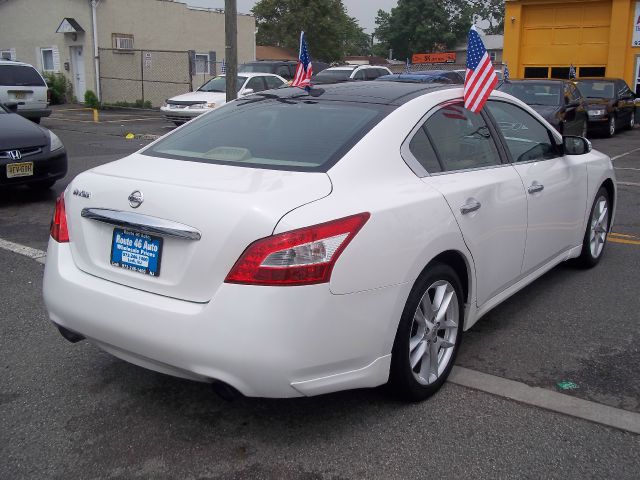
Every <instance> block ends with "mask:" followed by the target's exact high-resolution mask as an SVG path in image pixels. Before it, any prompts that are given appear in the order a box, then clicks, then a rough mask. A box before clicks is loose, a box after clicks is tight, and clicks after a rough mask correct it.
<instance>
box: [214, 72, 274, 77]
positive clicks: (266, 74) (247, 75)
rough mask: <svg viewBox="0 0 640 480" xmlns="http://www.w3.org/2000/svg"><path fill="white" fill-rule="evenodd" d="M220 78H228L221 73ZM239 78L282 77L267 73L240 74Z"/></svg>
mask: <svg viewBox="0 0 640 480" xmlns="http://www.w3.org/2000/svg"><path fill="white" fill-rule="evenodd" d="M218 76H219V77H226V76H227V75H226V74H224V73H221V74H220V75H218ZM238 77H246V78H251V77H277V78H280V75H276V74H275V73H267V72H238Z"/></svg>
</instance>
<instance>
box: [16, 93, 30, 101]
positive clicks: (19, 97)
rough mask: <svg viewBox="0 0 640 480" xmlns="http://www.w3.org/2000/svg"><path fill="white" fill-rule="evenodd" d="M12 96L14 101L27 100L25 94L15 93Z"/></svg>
mask: <svg viewBox="0 0 640 480" xmlns="http://www.w3.org/2000/svg"><path fill="white" fill-rule="evenodd" d="M13 95H14V96H15V97H16V100H24V99H25V98H27V92H15V93H14V94H13Z"/></svg>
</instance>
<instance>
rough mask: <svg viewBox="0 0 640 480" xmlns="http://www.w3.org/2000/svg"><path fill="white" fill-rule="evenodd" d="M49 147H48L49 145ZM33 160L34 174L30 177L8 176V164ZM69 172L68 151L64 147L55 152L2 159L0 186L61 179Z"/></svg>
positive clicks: (0, 164)
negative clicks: (12, 159) (13, 159)
mask: <svg viewBox="0 0 640 480" xmlns="http://www.w3.org/2000/svg"><path fill="white" fill-rule="evenodd" d="M47 148H48V147H47ZM16 162H17V163H19V162H33V175H30V176H28V177H14V178H7V167H6V166H7V164H9V163H16ZM66 174H67V152H66V150H65V149H64V148H62V149H60V150H56V151H55V152H47V153H43V154H40V155H34V156H28V157H23V158H22V159H20V160H16V161H10V160H7V159H1V160H0V186H1V187H5V186H9V185H25V184H28V183H35V182H46V181H50V180H59V179H61V178H63V177H64V176H65V175H66Z"/></svg>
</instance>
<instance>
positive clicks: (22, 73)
mask: <svg viewBox="0 0 640 480" xmlns="http://www.w3.org/2000/svg"><path fill="white" fill-rule="evenodd" d="M0 85H1V86H3V87H46V86H47V85H46V83H45V82H44V80H43V79H42V77H41V76H40V74H39V73H38V72H37V71H36V70H35V68H33V67H30V66H28V65H0Z"/></svg>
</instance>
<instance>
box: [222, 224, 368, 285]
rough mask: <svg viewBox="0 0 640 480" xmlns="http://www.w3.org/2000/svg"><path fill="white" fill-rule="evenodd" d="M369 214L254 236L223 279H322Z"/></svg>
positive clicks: (299, 282) (259, 282) (288, 282)
mask: <svg viewBox="0 0 640 480" xmlns="http://www.w3.org/2000/svg"><path fill="white" fill-rule="evenodd" d="M370 216H371V215H370V214H369V213H368V212H364V213H359V214H357V215H352V216H350V217H345V218H340V219H338V220H333V221H331V222H327V223H321V224H319V225H313V226H311V227H305V228H300V229H298V230H291V231H290V232H285V233H279V234H277V235H273V236H271V237H267V238H262V239H260V240H256V241H255V242H253V243H252V244H251V245H249V246H248V247H247V249H246V250H245V251H244V252H243V254H242V255H240V258H239V259H238V261H237V262H236V264H235V265H234V266H233V268H232V269H231V271H230V272H229V275H227V278H226V279H225V282H227V283H242V284H247V285H283V286H290V285H311V284H315V283H325V282H328V281H329V279H330V278H331V271H332V270H333V266H334V265H335V263H336V261H337V260H338V257H340V254H341V253H342V252H343V251H344V249H345V248H346V247H347V245H349V242H351V240H353V237H355V235H356V233H358V231H359V230H360V229H361V228H362V226H363V225H364V224H365V223H366V221H367V220H368V219H369V217H370Z"/></svg>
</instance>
